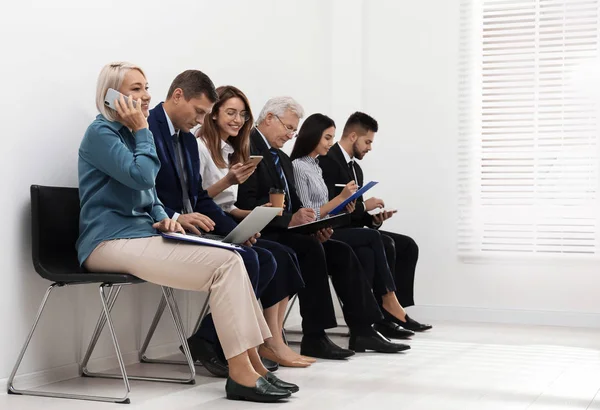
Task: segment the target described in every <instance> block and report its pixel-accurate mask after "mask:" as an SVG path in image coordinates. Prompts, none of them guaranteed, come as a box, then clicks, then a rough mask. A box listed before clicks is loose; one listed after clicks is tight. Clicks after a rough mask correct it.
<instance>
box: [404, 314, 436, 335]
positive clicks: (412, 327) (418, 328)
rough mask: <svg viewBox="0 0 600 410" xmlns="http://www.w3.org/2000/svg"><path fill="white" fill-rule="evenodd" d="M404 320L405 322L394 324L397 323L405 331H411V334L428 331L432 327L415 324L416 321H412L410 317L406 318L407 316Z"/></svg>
mask: <svg viewBox="0 0 600 410" xmlns="http://www.w3.org/2000/svg"><path fill="white" fill-rule="evenodd" d="M405 319H406V322H403V321H401V320H398V321H397V322H396V323H398V324H399V325H400V326H402V327H403V328H405V329H408V330H412V331H413V332H424V331H425V330H429V329H431V328H432V327H433V326H431V325H424V324H421V323H419V322H417V321H416V320H413V319H411V318H410V317H408V315H406V317H405Z"/></svg>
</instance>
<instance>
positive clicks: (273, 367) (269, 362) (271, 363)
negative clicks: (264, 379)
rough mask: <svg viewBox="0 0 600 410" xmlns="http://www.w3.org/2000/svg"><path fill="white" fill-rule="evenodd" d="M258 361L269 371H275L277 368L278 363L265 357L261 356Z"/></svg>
mask: <svg viewBox="0 0 600 410" xmlns="http://www.w3.org/2000/svg"><path fill="white" fill-rule="evenodd" d="M260 361H261V362H262V364H263V366H265V369H267V370H268V371H270V372H276V371H277V370H278V369H279V363H277V362H274V361H273V360H269V359H267V358H266V357H261V358H260Z"/></svg>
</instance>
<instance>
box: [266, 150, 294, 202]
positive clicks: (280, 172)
mask: <svg viewBox="0 0 600 410" xmlns="http://www.w3.org/2000/svg"><path fill="white" fill-rule="evenodd" d="M269 151H270V152H271V156H272V157H273V162H274V163H275V169H276V170H277V174H278V175H279V179H281V183H282V184H283V186H284V187H285V188H284V189H285V210H286V211H291V209H292V201H291V200H290V195H289V191H288V184H287V181H286V179H285V175H284V174H283V167H282V166H281V162H280V160H279V154H278V153H277V150H276V149H274V148H271V149H270V150H269Z"/></svg>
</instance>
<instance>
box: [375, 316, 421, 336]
mask: <svg viewBox="0 0 600 410" xmlns="http://www.w3.org/2000/svg"><path fill="white" fill-rule="evenodd" d="M373 328H374V329H375V330H376V331H378V332H379V333H381V334H382V335H384V336H385V337H387V338H389V339H408V338H410V337H411V336H414V335H415V332H413V331H412V330H408V329H404V328H403V327H402V326H400V325H398V324H397V323H394V322H391V321H389V320H383V321H381V322H379V323H375V324H374V325H373Z"/></svg>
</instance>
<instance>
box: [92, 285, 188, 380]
mask: <svg viewBox="0 0 600 410" xmlns="http://www.w3.org/2000/svg"><path fill="white" fill-rule="evenodd" d="M162 289H163V294H162V296H161V303H160V305H162V304H163V303H164V305H167V304H168V298H167V296H166V294H165V291H166V289H169V288H165V287H162ZM169 290H170V289H169ZM167 292H168V291H167ZM116 296H117V295H115V297H114V298H113V300H112V304H113V305H114V303H115V301H116ZM172 303H173V304H175V305H176V304H177V303H176V302H175V300H174V298H173V301H172ZM160 305H159V310H161V309H160ZM110 307H111V306H110V305H109V304H108V303H107V309H110ZM171 309H172V308H171V307H170V308H169V310H170V311H171ZM162 311H164V307H163V308H162ZM177 312H178V310H177V311H175V310H173V312H172V314H171V317H172V319H173V323H174V325H175V330H176V331H177V334H178V335H179V338H180V340H185V330H184V328H183V322H182V320H181V318H180V317H178V313H177ZM157 313H158V312H157ZM161 314H162V312H161ZM159 319H160V317H159ZM97 333H98V334H97V335H96V332H95V334H94V337H95V338H96V339H97V338H98V337H99V336H100V333H102V327H100V328H99V330H98V332H97ZM186 346H187V343H186ZM90 347H91V350H90V351H89V352H88V353H89V356H91V353H92V351H93V347H94V346H91V345H90ZM184 350H185V349H184ZM188 353H189V349H188ZM86 356H88V355H86ZM186 359H187V360H186V361H185V362H183V363H184V364H187V365H188V366H191V368H192V369H193V371H190V377H186V378H175V377H147V376H129V380H141V381H148V382H167V383H183V384H195V383H196V369H195V368H194V366H193V363H194V361H193V359H192V357H191V354H190V355H189V356H188V355H186ZM175 364H180V363H175ZM82 368H83V376H86V377H100V378H107V379H120V378H121V376H120V375H118V374H112V373H98V372H91V371H89V370H88V368H87V363H86V366H82Z"/></svg>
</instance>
